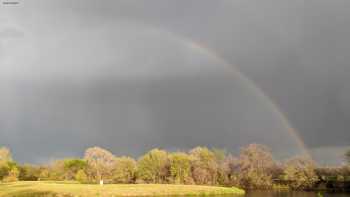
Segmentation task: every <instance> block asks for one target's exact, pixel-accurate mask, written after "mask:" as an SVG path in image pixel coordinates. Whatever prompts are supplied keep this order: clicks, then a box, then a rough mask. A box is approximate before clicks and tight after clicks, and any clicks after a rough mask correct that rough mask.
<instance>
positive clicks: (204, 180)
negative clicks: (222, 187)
mask: <svg viewBox="0 0 350 197" xmlns="http://www.w3.org/2000/svg"><path fill="white" fill-rule="evenodd" d="M190 155H191V157H192V177H193V179H194V181H195V182H196V183H197V184H216V183H217V170H218V169H217V168H218V165H217V162H216V156H215V154H214V153H213V152H212V151H210V150H209V149H208V148H206V147H196V148H194V149H192V150H191V151H190Z"/></svg>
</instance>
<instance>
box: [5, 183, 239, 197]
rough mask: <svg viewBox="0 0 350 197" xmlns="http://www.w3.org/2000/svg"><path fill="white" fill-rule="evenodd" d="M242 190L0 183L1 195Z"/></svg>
mask: <svg viewBox="0 0 350 197" xmlns="http://www.w3.org/2000/svg"><path fill="white" fill-rule="evenodd" d="M226 194H244V191H243V190H241V189H238V188H234V187H232V188H226V187H213V186H199V185H166V184H110V185H103V186H100V185H89V184H78V183H72V182H46V181H36V182H15V183H1V184H0V197H4V196H6V197H11V196H12V197H31V196H67V197H68V196H86V197H90V196H103V197H105V196H106V197H107V196H108V197H109V196H171V195H180V196H184V195H226Z"/></svg>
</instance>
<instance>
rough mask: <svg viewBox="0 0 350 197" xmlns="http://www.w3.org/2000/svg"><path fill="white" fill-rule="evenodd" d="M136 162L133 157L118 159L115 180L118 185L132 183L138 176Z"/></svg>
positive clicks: (114, 174)
mask: <svg viewBox="0 0 350 197" xmlns="http://www.w3.org/2000/svg"><path fill="white" fill-rule="evenodd" d="M136 167H137V166H136V161H135V160H134V159H133V158H131V157H119V158H116V164H115V168H114V171H113V177H114V178H113V179H114V181H115V182H117V183H132V182H133V181H134V179H135V174H136V169H137V168H136Z"/></svg>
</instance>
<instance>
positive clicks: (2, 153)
mask: <svg viewBox="0 0 350 197" xmlns="http://www.w3.org/2000/svg"><path fill="white" fill-rule="evenodd" d="M6 161H12V155H11V151H10V149H8V148H6V147H0V162H6Z"/></svg>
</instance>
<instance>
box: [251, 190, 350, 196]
mask: <svg viewBox="0 0 350 197" xmlns="http://www.w3.org/2000/svg"><path fill="white" fill-rule="evenodd" d="M321 196H322V197H329V196H331V197H350V193H326V192H303V191H300V192H297V191H248V192H247V194H246V195H245V197H321Z"/></svg>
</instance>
